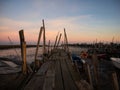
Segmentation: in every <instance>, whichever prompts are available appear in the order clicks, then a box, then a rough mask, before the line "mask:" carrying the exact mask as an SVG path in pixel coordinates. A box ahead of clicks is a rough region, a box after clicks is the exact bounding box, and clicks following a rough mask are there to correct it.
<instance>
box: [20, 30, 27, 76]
mask: <svg viewBox="0 0 120 90" xmlns="http://www.w3.org/2000/svg"><path fill="white" fill-rule="evenodd" d="M19 36H20V45H21V57H22V62H23V63H22V72H23V74H27V64H26V42H25V39H24V31H23V30H20V31H19Z"/></svg>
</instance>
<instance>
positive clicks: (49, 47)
mask: <svg viewBox="0 0 120 90" xmlns="http://www.w3.org/2000/svg"><path fill="white" fill-rule="evenodd" d="M49 52H50V40H49V42H48V54H49Z"/></svg>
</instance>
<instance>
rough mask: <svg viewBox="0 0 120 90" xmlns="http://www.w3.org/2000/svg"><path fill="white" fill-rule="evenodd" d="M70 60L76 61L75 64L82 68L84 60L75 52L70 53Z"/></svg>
mask: <svg viewBox="0 0 120 90" xmlns="http://www.w3.org/2000/svg"><path fill="white" fill-rule="evenodd" d="M72 60H73V63H77V66H78V68H79V69H82V68H83V64H84V63H85V60H83V59H81V58H80V56H78V55H76V54H72Z"/></svg>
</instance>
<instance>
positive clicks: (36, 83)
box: [24, 49, 90, 90]
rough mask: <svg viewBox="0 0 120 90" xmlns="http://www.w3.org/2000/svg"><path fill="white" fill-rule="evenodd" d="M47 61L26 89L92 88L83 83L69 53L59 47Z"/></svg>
mask: <svg viewBox="0 0 120 90" xmlns="http://www.w3.org/2000/svg"><path fill="white" fill-rule="evenodd" d="M54 51H55V52H54V53H53V54H52V55H51V57H50V58H49V60H48V61H46V62H45V63H44V64H43V65H42V66H41V68H40V69H39V70H38V72H36V73H35V75H34V76H33V78H32V79H31V80H30V81H29V82H28V84H27V85H26V86H25V87H24V90H90V85H89V84H88V83H87V82H85V84H87V85H86V86H84V85H82V84H83V83H82V84H81V79H80V73H79V72H77V70H76V69H75V68H74V67H73V64H72V62H71V60H70V58H69V56H68V54H67V53H66V52H65V51H64V50H62V49H57V50H54Z"/></svg>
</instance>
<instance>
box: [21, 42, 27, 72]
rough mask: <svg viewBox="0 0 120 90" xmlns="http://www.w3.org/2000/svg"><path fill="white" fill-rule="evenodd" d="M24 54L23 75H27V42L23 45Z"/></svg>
mask: <svg viewBox="0 0 120 90" xmlns="http://www.w3.org/2000/svg"><path fill="white" fill-rule="evenodd" d="M22 49H23V51H22V53H23V56H22V60H23V65H22V71H23V74H27V64H26V42H23V43H22Z"/></svg>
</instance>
